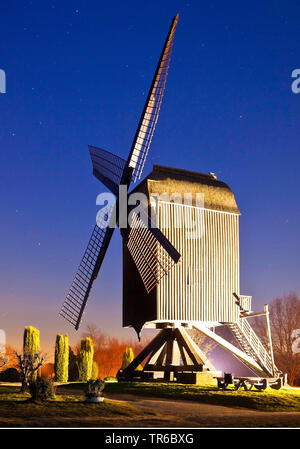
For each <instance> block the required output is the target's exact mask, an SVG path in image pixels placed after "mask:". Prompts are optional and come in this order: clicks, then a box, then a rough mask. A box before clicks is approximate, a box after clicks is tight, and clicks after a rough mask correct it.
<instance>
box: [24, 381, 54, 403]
mask: <svg viewBox="0 0 300 449" xmlns="http://www.w3.org/2000/svg"><path fill="white" fill-rule="evenodd" d="M29 393H30V395H31V399H32V400H33V401H46V400H47V399H49V398H52V397H53V396H54V395H55V387H54V383H53V380H49V379H38V380H35V381H32V382H30V383H29Z"/></svg>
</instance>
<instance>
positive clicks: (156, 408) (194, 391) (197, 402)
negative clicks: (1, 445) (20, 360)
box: [0, 383, 300, 427]
mask: <svg viewBox="0 0 300 449" xmlns="http://www.w3.org/2000/svg"><path fill="white" fill-rule="evenodd" d="M82 387H83V385H82V384H68V385H60V386H59V387H58V388H57V395H56V396H55V398H53V399H51V400H49V401H47V402H46V403H40V404H34V403H31V402H28V398H29V395H28V393H24V394H23V393H20V392H19V390H20V388H19V386H18V385H16V384H14V385H13V384H12V385H8V384H0V427H300V390H299V389H291V388H288V389H287V388H284V389H281V390H279V391H275V390H271V389H268V390H265V391H264V392H254V391H238V392H236V391H233V390H228V391H225V392H223V391H221V390H217V389H216V388H214V387H211V386H210V387H208V386H207V387H196V386H192V385H172V384H140V383H136V384H123V383H122V384H121V383H120V384H109V385H107V386H106V388H105V390H104V396H105V401H104V402H103V403H102V404H85V403H84V402H83V401H84V396H83V392H82Z"/></svg>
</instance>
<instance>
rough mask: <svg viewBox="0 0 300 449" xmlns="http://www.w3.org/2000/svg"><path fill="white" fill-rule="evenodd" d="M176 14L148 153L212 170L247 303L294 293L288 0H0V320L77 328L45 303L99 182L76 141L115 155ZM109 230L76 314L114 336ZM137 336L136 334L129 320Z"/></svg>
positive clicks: (80, 236) (294, 132)
mask: <svg viewBox="0 0 300 449" xmlns="http://www.w3.org/2000/svg"><path fill="white" fill-rule="evenodd" d="M177 12H179V14H180V18H179V23H178V27H177V31H176V37H175V44H174V49H173V54H172V59H171V67H170V71H169V75H168V80H167V85H166V91H165V96H164V100H163V105H162V108H161V114H160V117H159V121H158V125H157V128H156V131H155V135H154V138H153V141H152V145H151V149H150V154H149V158H148V161H147V164H146V167H145V171H144V174H147V173H148V172H149V171H150V170H151V166H152V164H153V163H157V164H161V165H171V166H174V167H180V168H186V169H188V170H195V171H199V172H204V173H207V172H210V171H213V172H215V173H216V174H217V176H218V179H221V180H223V181H225V182H227V183H228V184H229V186H230V187H231V188H232V190H233V192H234V194H235V196H236V200H237V203H238V206H239V208H240V210H241V212H242V216H241V220H240V252H241V293H243V294H249V295H252V296H253V301H254V307H255V309H256V310H260V309H261V308H262V306H263V304H264V303H265V302H269V301H271V300H272V299H273V298H274V297H275V296H277V295H282V294H284V293H288V292H289V291H290V290H294V291H296V292H298V293H300V276H299V250H300V239H299V219H300V208H299V187H300V180H299V175H298V170H299V168H298V167H299V162H300V155H299V154H300V153H299V112H300V94H298V95H295V94H293V93H292V91H291V83H292V78H291V73H292V71H293V70H294V69H296V68H300V59H299V38H300V31H299V18H300V17H299V16H300V5H299V3H298V2H296V1H272V2H271V1H253V2H251V7H250V6H249V5H248V7H247V8H246V7H245V4H243V3H242V2H238V1H228V2H221V1H219V2H200V1H193V0H187V1H159V2H158V1H152V2H149V3H147V4H146V3H145V2H139V1H128V2H118V1H117V2H114V3H111V2H102V1H97V2H96V1H72V2H69V1H60V2H58V1H50V2H48V1H43V2H38V1H31V2H25V1H10V2H6V3H5V4H3V5H1V16H0V24H1V26H0V69H2V70H5V73H6V79H7V92H6V94H0V149H1V151H0V164H1V178H0V184H1V233H0V248H1V254H0V301H1V311H0V328H3V329H5V330H6V331H7V335H8V340H10V341H12V342H13V343H14V344H17V342H18V341H20V342H21V340H20V339H21V335H22V330H23V327H24V326H25V325H28V324H32V325H35V326H36V327H38V328H39V329H40V330H41V334H42V342H44V345H45V346H46V345H48V344H49V341H51V339H52V340H53V343H54V337H55V334H56V332H65V331H67V332H69V334H70V336H71V340H72V339H73V340H74V341H75V340H76V339H77V338H78V334H75V332H73V331H72V330H71V328H70V327H69V326H68V325H67V324H65V322H64V321H63V320H62V319H60V318H58V316H57V313H58V310H59V308H60V306H61V303H62V301H63V299H64V296H65V294H66V291H67V290H68V287H69V285H70V282H71V281H72V278H73V275H74V273H75V270H76V268H77V265H78V263H79V261H80V258H81V256H82V252H83V250H84V249H85V246H86V243H87V240H88V238H89V234H90V232H91V230H92V227H93V224H94V221H95V216H96V212H97V207H96V196H97V194H98V193H100V192H101V191H102V190H103V188H102V186H101V184H100V183H99V182H98V181H97V180H96V179H95V178H93V176H92V170H91V163H90V159H89V154H88V148H87V145H88V144H92V145H98V146H100V147H103V148H105V149H107V150H109V151H112V152H115V153H117V154H119V155H120V156H122V157H126V156H127V154H128V151H129V147H130V144H131V141H132V138H133V135H134V132H135V129H136V126H137V122H138V119H139V116H140V113H141V110H142V108H143V104H144V100H145V96H146V95H147V91H148V88H149V86H150V83H151V79H152V76H153V72H154V69H155V66H156V63H157V60H158V57H159V54H160V51H161V47H162V44H163V42H164V39H165V36H166V33H167V31H168V27H169V24H170V21H171V19H172V17H173V16H174V15H175V14H176V13H177ZM121 297H122V291H121V240H120V236H119V232H118V231H117V232H115V234H114V237H113V240H112V244H111V247H110V248H109V252H108V254H107V257H106V260H105V262H104V265H103V268H102V271H101V275H100V276H99V278H98V281H97V282H96V284H95V286H94V288H93V290H92V295H91V298H90V301H89V305H88V309H87V312H86V315H85V321H86V322H92V323H95V324H97V325H98V326H99V327H100V328H101V329H102V330H103V331H107V332H109V333H111V334H117V335H120V336H121V337H122V336H124V337H126V336H131V337H132V338H135V335H134V331H130V330H124V329H122V327H121ZM145 334H146V333H145Z"/></svg>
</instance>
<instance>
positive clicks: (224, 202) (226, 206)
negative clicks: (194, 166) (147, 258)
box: [134, 165, 240, 214]
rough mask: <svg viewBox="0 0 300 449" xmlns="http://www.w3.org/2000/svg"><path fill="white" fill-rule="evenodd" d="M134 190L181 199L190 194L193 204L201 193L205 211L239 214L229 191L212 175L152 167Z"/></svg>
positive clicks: (158, 166)
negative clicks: (177, 196) (177, 195)
mask: <svg viewBox="0 0 300 449" xmlns="http://www.w3.org/2000/svg"><path fill="white" fill-rule="evenodd" d="M134 190H135V191H142V192H144V193H146V194H147V195H151V194H158V195H161V194H163V193H166V194H168V195H170V196H171V195H172V194H176V193H178V194H180V195H182V198H183V194H184V193H191V194H192V195H193V204H195V197H196V196H195V194H196V193H202V194H203V195H204V207H205V208H206V209H213V210H221V211H226V212H233V213H237V214H239V213H240V211H239V209H238V207H237V204H236V201H235V198H234V195H233V193H232V191H231V189H230V188H229V187H228V185H227V184H225V183H224V182H222V181H219V180H217V179H216V178H215V176H213V175H212V174H209V175H207V174H204V173H197V172H191V171H187V170H182V169H180V168H171V167H164V166H161V165H153V170H152V172H151V173H150V174H149V175H148V176H147V177H146V178H145V179H144V180H143V181H142V182H141V183H140V184H139V185H138V186H137V187H136V188H135V189H134Z"/></svg>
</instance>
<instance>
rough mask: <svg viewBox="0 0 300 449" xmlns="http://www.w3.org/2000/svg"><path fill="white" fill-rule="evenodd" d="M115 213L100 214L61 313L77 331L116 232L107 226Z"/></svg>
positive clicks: (112, 211) (105, 212)
mask: <svg viewBox="0 0 300 449" xmlns="http://www.w3.org/2000/svg"><path fill="white" fill-rule="evenodd" d="M100 212H101V211H100ZM113 213H114V210H113V209H111V211H110V213H107V211H106V210H105V211H104V210H103V213H102V214H101V213H100V214H98V216H97V224H96V225H95V227H94V229H93V232H92V235H91V238H90V240H89V243H88V245H87V248H86V250H85V252H84V255H83V257H82V259H81V262H80V264H79V267H78V270H77V272H76V274H75V277H74V279H73V282H72V284H71V287H70V289H69V292H68V294H67V296H66V299H65V301H64V303H63V305H62V308H61V310H60V312H59V314H60V315H61V316H62V317H64V318H65V319H66V320H67V321H69V323H71V324H72V325H73V326H74V327H75V329H76V330H77V329H78V328H79V325H80V321H81V318H82V315H83V312H84V309H85V306H86V303H87V300H88V297H89V294H90V290H91V288H92V285H93V282H94V280H95V279H96V277H97V275H98V272H99V270H100V267H101V264H102V261H103V258H104V256H105V253H106V250H107V248H108V245H109V242H110V239H111V237H112V235H113V232H114V228H113V227H109V225H108V226H107V222H110V220H111V218H112V216H113ZM105 225H106V227H105ZM99 226H100V227H99ZM101 226H102V227H101Z"/></svg>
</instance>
